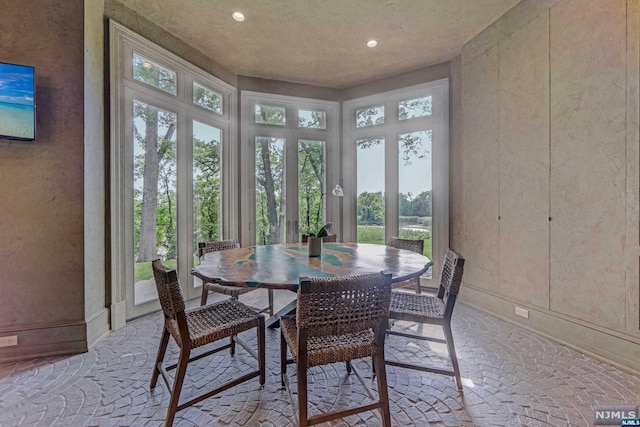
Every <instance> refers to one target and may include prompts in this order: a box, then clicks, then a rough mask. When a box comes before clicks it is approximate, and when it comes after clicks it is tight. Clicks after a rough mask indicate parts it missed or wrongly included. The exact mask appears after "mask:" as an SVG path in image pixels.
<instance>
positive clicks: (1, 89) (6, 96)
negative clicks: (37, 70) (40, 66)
mask: <svg viewBox="0 0 640 427" xmlns="http://www.w3.org/2000/svg"><path fill="white" fill-rule="evenodd" d="M34 95H35V85H34V72H33V67H29V66H25V65H15V64H5V63H2V62H0V138H10V139H23V140H32V139H35V137H36V121H35V116H36V112H35V96H34Z"/></svg>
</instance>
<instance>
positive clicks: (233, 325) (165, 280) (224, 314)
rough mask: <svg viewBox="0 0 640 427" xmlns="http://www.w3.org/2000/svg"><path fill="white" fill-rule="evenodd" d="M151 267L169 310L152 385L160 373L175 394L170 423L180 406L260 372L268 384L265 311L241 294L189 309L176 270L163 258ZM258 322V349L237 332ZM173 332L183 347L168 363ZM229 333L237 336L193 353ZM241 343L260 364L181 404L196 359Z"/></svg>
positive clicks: (165, 308) (195, 401) (169, 418)
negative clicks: (171, 373) (239, 297)
mask: <svg viewBox="0 0 640 427" xmlns="http://www.w3.org/2000/svg"><path fill="white" fill-rule="evenodd" d="M152 267H153V275H154V277H155V281H156V289H157V291H158V296H159V298H160V305H161V306H162V311H163V313H164V328H163V331H162V338H161V339H160V346H159V348H158V355H157V357H156V363H155V364H154V367H153V374H152V375H151V384H150V388H151V389H152V390H153V389H154V388H155V387H156V384H157V382H158V376H159V375H161V376H162V379H163V380H164V382H165V385H166V386H167V390H169V392H170V395H171V397H170V400H169V407H168V409H167V418H166V420H165V426H171V425H172V424H173V419H174V418H175V415H176V412H177V411H181V410H182V409H185V408H187V407H189V406H191V405H193V404H195V403H198V402H200V401H202V400H204V399H207V398H209V397H211V396H213V395H215V394H217V393H220V392H222V391H225V390H227V389H229V388H230V387H234V386H236V385H238V384H240V383H243V382H245V381H248V380H250V379H252V378H255V377H260V384H261V385H264V383H265V376H266V373H265V372H266V371H265V323H264V315H263V314H259V313H257V312H256V311H255V310H253V309H251V308H249V307H247V306H246V305H244V304H242V303H241V302H240V301H238V300H236V299H228V300H224V301H220V302H217V303H213V304H210V305H207V306H204V307H196V308H193V309H188V310H187V309H185V304H184V299H183V297H182V292H181V291H180V284H179V283H178V278H177V275H176V271H175V270H172V269H167V268H166V267H165V266H164V265H162V262H161V261H160V260H159V259H157V260H155V261H153V262H152ZM253 328H256V330H257V334H258V351H257V352H256V351H255V350H253V349H252V348H251V347H249V346H248V345H247V344H246V343H245V342H244V341H242V340H241V339H240V338H239V337H238V336H237V334H239V333H241V332H244V331H248V330H250V329H253ZM170 336H171V337H173V339H174V341H175V342H176V344H177V345H178V347H180V355H179V357H178V363H176V364H173V365H171V366H166V367H165V366H164V357H165V353H166V351H167V345H168V344H169V337H170ZM227 337H231V340H232V342H231V343H230V344H225V345H218V346H216V347H215V348H213V349H210V350H208V351H205V352H203V353H202V354H198V355H196V356H193V357H191V351H192V350H194V349H196V348H199V347H202V346H205V345H207V344H211V343H213V342H215V341H218V340H220V339H223V338H227ZM236 343H237V344H239V345H240V346H241V347H242V348H244V349H245V350H246V351H247V352H248V353H249V354H251V355H252V356H253V357H254V358H256V359H257V360H258V369H257V370H252V371H250V372H246V373H245V374H244V375H242V376H240V377H238V378H235V379H231V380H229V381H227V382H226V383H224V384H223V385H221V386H219V387H217V388H216V389H214V390H211V391H209V392H207V393H204V394H202V395H200V396H197V397H194V398H192V399H191V400H189V401H187V402H184V403H182V404H178V402H179V400H180V392H181V390H182V384H183V382H184V379H185V376H186V372H187V365H188V364H189V363H190V362H192V361H195V360H198V359H201V358H203V357H206V356H210V355H211V354H214V353H217V352H219V351H222V350H225V349H227V348H230V347H231V346H235V344H236ZM173 369H176V373H175V375H174V378H173V387H172V386H170V385H169V380H170V379H171V378H170V376H169V373H168V372H169V371H171V370H173Z"/></svg>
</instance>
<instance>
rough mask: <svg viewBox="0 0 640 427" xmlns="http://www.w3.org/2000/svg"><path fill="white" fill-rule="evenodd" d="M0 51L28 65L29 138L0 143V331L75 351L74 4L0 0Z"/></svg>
mask: <svg viewBox="0 0 640 427" xmlns="http://www.w3.org/2000/svg"><path fill="white" fill-rule="evenodd" d="M1 9H2V12H1V13H0V28H2V36H0V56H1V59H2V60H3V61H5V62H15V63H21V64H27V65H33V66H35V70H36V104H37V139H36V141H35V142H32V143H24V142H8V141H6V140H0V177H1V178H0V195H1V196H2V202H0V236H1V237H0V301H2V308H1V309H0V335H2V336H5V335H15V334H17V335H18V347H6V348H2V349H0V360H2V359H7V358H12V357H19V355H20V354H25V353H27V354H29V353H31V354H33V353H40V354H42V353H46V352H55V351H57V350H61V351H65V350H66V351H80V350H82V349H83V348H86V336H85V335H86V333H85V329H84V328H85V326H84V248H83V237H84V234H83V233H84V218H83V152H84V151H83V142H84V141H83V126H84V119H83V106H84V103H83V22H84V16H83V2H82V0H74V1H67V0H4V1H3V2H2V8H1Z"/></svg>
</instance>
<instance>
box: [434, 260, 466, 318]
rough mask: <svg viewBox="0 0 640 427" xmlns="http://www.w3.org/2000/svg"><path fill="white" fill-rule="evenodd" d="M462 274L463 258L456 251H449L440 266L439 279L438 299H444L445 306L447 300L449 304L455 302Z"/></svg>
mask: <svg viewBox="0 0 640 427" xmlns="http://www.w3.org/2000/svg"><path fill="white" fill-rule="evenodd" d="M463 272H464V257H462V255H460V254H459V253H457V252H456V251H454V250H452V249H449V250H448V251H447V256H446V257H445V259H444V265H443V266H442V276H441V278H440V289H439V290H438V298H440V299H446V301H447V306H448V305H449V300H452V301H451V304H452V305H453V303H454V302H455V299H456V296H457V295H458V292H459V291H460V284H461V283H462V273H463ZM452 309H453V307H452Z"/></svg>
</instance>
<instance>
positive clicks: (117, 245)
mask: <svg viewBox="0 0 640 427" xmlns="http://www.w3.org/2000/svg"><path fill="white" fill-rule="evenodd" d="M134 51H135V52H136V53H137V54H139V55H141V56H143V57H144V58H146V59H148V60H150V61H153V62H154V63H156V64H158V65H161V66H163V67H166V68H168V69H169V70H171V71H175V73H176V79H177V82H176V95H173V94H171V93H169V92H166V91H164V90H162V89H158V88H155V87H153V86H150V85H147V84H145V83H143V82H140V81H138V80H135V79H134V78H133V68H132V63H133V60H132V55H133V52H134ZM109 53H110V61H109V67H110V69H109V71H110V92H111V94H110V101H111V102H110V114H111V120H110V138H111V140H110V144H111V147H110V207H109V209H110V217H111V230H110V239H111V254H110V255H111V303H112V328H113V329H118V328H120V327H122V326H124V325H125V323H126V320H127V319H131V318H132V317H134V316H136V315H139V314H140V313H138V311H139V310H137V309H136V308H134V309H132V308H131V307H130V305H132V302H131V301H129V304H127V300H128V299H130V298H131V295H130V294H131V291H130V290H129V289H128V288H130V287H132V286H133V285H132V284H129V285H128V282H130V281H131V280H133V264H132V262H131V261H130V260H132V259H133V253H132V251H133V237H132V236H131V234H132V233H130V232H129V230H132V229H133V210H132V209H131V203H132V202H131V200H132V188H131V187H132V171H131V170H129V169H131V168H132V162H131V154H130V153H128V151H130V149H131V148H132V147H131V144H132V143H133V142H130V141H129V140H130V135H131V133H132V120H131V118H130V117H129V118H127V117H126V115H127V114H129V115H131V111H128V106H129V104H130V103H131V99H132V97H135V96H136V95H138V94H141V95H142V97H143V98H144V99H148V100H152V102H153V103H154V105H158V106H160V107H162V108H166V109H169V110H171V111H173V112H176V113H177V114H178V118H177V130H176V144H177V148H176V149H177V161H176V169H177V172H176V173H177V187H176V192H177V209H178V214H177V229H178V242H177V250H178V256H177V258H178V259H177V262H178V278H179V280H180V282H181V283H183V287H184V289H183V291H185V295H186V296H187V298H190V297H193V296H194V295H195V291H194V289H193V276H192V275H191V274H190V271H191V268H192V267H193V256H192V252H193V251H192V248H193V246H194V242H193V233H192V232H190V231H192V229H193V203H192V202H193V189H192V184H191V185H190V184H189V182H192V178H193V176H192V175H193V170H192V168H193V148H192V138H193V132H192V131H193V129H192V120H197V121H200V122H202V123H206V124H209V125H212V126H215V127H217V128H220V129H221V130H222V141H221V143H222V146H221V157H220V162H221V189H220V190H221V201H220V203H221V206H222V209H221V222H222V224H221V231H222V235H223V236H224V237H225V238H230V237H235V236H237V233H238V220H237V215H236V212H237V211H238V209H237V207H238V203H239V199H238V196H237V194H238V191H237V187H238V182H237V175H236V174H235V170H234V169H235V168H234V167H233V165H235V164H237V121H236V115H237V90H236V88H235V87H233V86H231V85H229V84H228V83H225V82H223V81H222V80H220V79H218V78H216V77H215V76H213V75H211V74H209V73H207V72H205V71H203V70H201V69H200V68H198V67H196V66H195V65H193V64H190V63H189V62H187V61H186V60H184V59H182V58H180V57H179V56H177V55H175V54H173V53H171V52H169V51H168V50H166V49H164V48H162V47H160V46H158V45H156V44H155V43H153V42H151V41H149V40H148V39H146V38H144V37H143V36H141V35H139V34H137V33H135V32H133V31H131V30H129V29H128V28H126V27H124V26H122V25H121V24H119V23H117V22H115V21H113V20H109ZM194 82H196V83H198V84H199V85H201V86H204V87H206V88H208V89H211V90H213V91H214V92H216V93H218V94H219V95H222V97H223V98H222V106H223V112H222V114H220V113H217V112H215V111H210V110H208V109H206V108H203V107H201V106H199V105H198V104H195V103H194V102H193V83H194ZM156 101H157V102H156ZM167 107H168V108H167ZM127 123H128V124H127ZM181 230H182V231H181ZM185 232H186V233H185ZM184 234H186V236H185V235H184ZM198 292H199V291H198ZM128 306H129V307H128ZM140 307H141V308H140V311H144V310H147V311H148V310H152V309H154V308H155V307H158V308H159V304H158V303H157V300H156V301H153V302H151V303H145V304H143V305H141V306H140Z"/></svg>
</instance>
